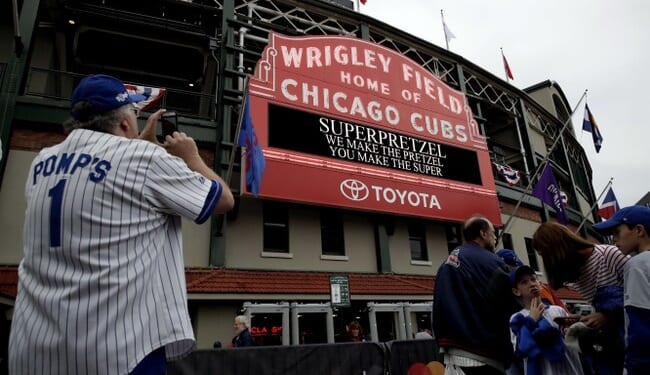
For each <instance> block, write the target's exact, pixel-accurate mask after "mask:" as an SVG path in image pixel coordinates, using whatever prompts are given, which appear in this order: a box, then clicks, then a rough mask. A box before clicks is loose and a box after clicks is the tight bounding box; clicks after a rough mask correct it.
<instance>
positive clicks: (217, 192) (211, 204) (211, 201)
mask: <svg viewBox="0 0 650 375" xmlns="http://www.w3.org/2000/svg"><path fill="white" fill-rule="evenodd" d="M222 192H223V187H222V186H221V184H219V183H217V182H216V181H212V186H210V192H208V196H207V197H206V198H205V204H204V205H203V209H201V213H200V214H199V216H198V217H197V218H196V220H194V222H195V223H197V224H203V223H204V222H205V221H206V220H208V218H209V217H210V215H212V211H214V208H215V207H216V205H217V202H219V199H220V198H221V193H222Z"/></svg>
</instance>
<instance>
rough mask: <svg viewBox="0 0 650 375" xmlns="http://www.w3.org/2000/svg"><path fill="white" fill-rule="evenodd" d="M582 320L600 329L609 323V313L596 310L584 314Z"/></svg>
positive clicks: (588, 325) (589, 325) (591, 326)
mask: <svg viewBox="0 0 650 375" xmlns="http://www.w3.org/2000/svg"><path fill="white" fill-rule="evenodd" d="M580 321H581V322H583V323H585V324H586V325H587V327H589V328H594V329H599V328H603V326H604V325H605V323H607V315H605V314H603V313H601V312H594V313H591V314H589V315H585V316H583V317H582V318H580Z"/></svg>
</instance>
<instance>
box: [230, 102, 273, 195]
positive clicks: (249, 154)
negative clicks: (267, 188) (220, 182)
mask: <svg viewBox="0 0 650 375" xmlns="http://www.w3.org/2000/svg"><path fill="white" fill-rule="evenodd" d="M249 100H250V97H249V96H248V95H246V97H245V98H244V109H243V110H244V116H243V119H242V124H241V129H240V130H239V139H238V140H237V143H238V144H239V145H240V146H242V147H246V152H245V154H244V158H245V159H246V190H248V191H250V192H251V193H253V195H254V196H256V197H257V195H258V194H259V193H260V186H261V184H262V175H263V174H264V169H265V168H266V160H265V159H264V153H263V152H262V146H260V143H259V142H258V140H257V134H255V127H254V126H253V120H252V119H251V111H250V105H249V104H248V102H249Z"/></svg>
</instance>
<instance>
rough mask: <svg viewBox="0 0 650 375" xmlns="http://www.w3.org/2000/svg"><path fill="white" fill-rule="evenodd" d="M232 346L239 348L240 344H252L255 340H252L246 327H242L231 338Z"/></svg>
mask: <svg viewBox="0 0 650 375" xmlns="http://www.w3.org/2000/svg"><path fill="white" fill-rule="evenodd" d="M232 343H233V346H234V347H235V348H239V347H241V346H254V345H255V342H254V341H253V336H252V335H251V333H250V331H249V330H248V328H246V329H244V330H243V331H241V332H240V333H239V335H237V336H235V337H234V338H233V339H232Z"/></svg>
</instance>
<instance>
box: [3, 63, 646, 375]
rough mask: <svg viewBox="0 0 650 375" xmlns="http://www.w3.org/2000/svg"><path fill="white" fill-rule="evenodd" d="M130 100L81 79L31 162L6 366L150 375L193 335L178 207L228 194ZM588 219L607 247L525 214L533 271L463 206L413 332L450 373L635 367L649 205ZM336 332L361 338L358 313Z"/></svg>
mask: <svg viewBox="0 0 650 375" xmlns="http://www.w3.org/2000/svg"><path fill="white" fill-rule="evenodd" d="M143 99H144V97H142V96H141V95H131V94H129V93H128V92H127V91H126V89H125V88H124V84H123V83H122V82H121V81H119V80H118V79H116V78H114V77H111V76H107V75H94V76H89V77H86V78H84V79H82V80H81V82H80V83H79V85H78V86H77V87H76V88H75V90H74V92H73V95H72V106H71V112H70V113H71V118H70V119H69V120H68V121H66V123H65V129H66V131H67V132H68V133H69V134H68V135H67V137H66V139H65V140H64V141H63V142H62V143H60V144H58V145H55V146H53V147H49V148H45V149H43V150H42V151H41V152H40V153H39V154H38V156H37V157H36V158H35V159H34V161H33V163H32V166H31V168H30V173H29V178H28V183H27V184H26V187H25V196H26V197H27V202H28V204H27V210H26V217H25V246H24V248H25V254H24V259H23V260H22V262H21V263H20V266H19V270H18V272H19V288H18V295H17V298H16V303H15V312H14V314H13V322H12V326H11V335H10V341H9V366H10V373H12V374H25V373H36V372H38V369H51V371H52V372H54V373H66V374H72V373H103V374H134V375H136V374H164V373H165V371H166V364H167V360H168V359H174V358H178V357H181V356H183V355H185V354H186V353H188V352H189V351H190V350H191V349H192V348H193V346H194V334H193V332H192V328H191V323H190V319H189V314H188V308H187V295H186V288H185V270H184V266H183V256H182V249H181V243H182V237H181V220H180V217H186V218H188V219H191V220H193V221H195V222H197V223H203V222H205V221H206V220H207V219H208V218H209V217H210V216H211V215H212V214H221V213H225V212H227V211H229V210H230V209H231V208H232V207H233V205H234V198H233V195H232V193H231V191H230V189H229V187H228V184H226V183H225V182H224V181H223V180H222V179H221V177H219V175H218V174H216V173H215V172H214V171H213V169H212V168H210V167H208V166H207V165H206V164H205V163H204V162H203V160H202V159H201V157H200V156H199V153H198V149H197V146H196V143H195V142H194V140H193V139H192V138H190V137H188V136H187V135H186V134H185V133H183V132H178V131H176V132H173V133H172V134H171V135H167V136H166V137H165V139H164V140H163V141H162V143H161V142H159V141H158V140H157V138H156V124H157V122H158V120H159V119H160V117H161V115H162V114H163V113H164V111H165V110H164V109H163V110H158V111H156V112H154V113H153V114H152V115H151V116H150V117H149V118H148V120H147V122H146V125H145V127H144V129H143V130H142V132H139V129H138V123H137V116H138V108H137V107H136V106H134V103H137V102H138V101H141V100H143ZM0 156H1V153H0ZM179 186H182V189H179ZM46 201H48V202H50V201H51V202H52V204H51V207H49V206H46V205H44V204H43V202H46ZM46 210H47V211H46ZM46 217H47V218H49V222H48V224H47V225H44V219H43V218H46ZM62 218H64V219H62ZM593 228H594V229H595V230H597V231H599V232H601V233H602V234H603V235H611V236H612V237H613V241H614V243H615V244H616V246H613V245H602V244H596V243H593V242H591V241H589V240H586V239H584V238H582V237H580V236H578V235H577V234H575V233H574V232H573V231H572V230H570V229H569V228H568V227H566V226H564V225H561V224H558V223H553V222H546V223H543V224H542V225H540V226H539V228H538V229H537V230H536V232H535V234H534V236H533V247H534V248H535V250H536V251H537V253H538V254H539V255H540V256H541V258H542V260H543V264H544V270H545V274H546V279H547V280H548V285H547V284H545V283H541V282H540V280H539V279H538V272H537V271H535V270H534V269H532V268H531V267H529V266H527V265H525V264H524V263H523V262H521V260H519V259H518V258H517V256H516V254H515V252H514V251H513V250H511V249H502V250H500V251H498V252H495V247H496V242H497V235H496V231H495V228H494V225H493V224H492V223H491V222H490V221H489V220H488V219H487V218H485V217H482V216H473V217H471V218H469V219H468V220H467V221H466V222H465V223H464V225H463V230H462V232H463V238H464V239H465V243H464V244H462V245H461V246H459V247H457V248H456V249H454V250H453V251H451V253H450V254H449V256H448V257H447V259H446V260H445V262H444V263H443V264H442V265H441V266H440V268H439V269H438V271H437V275H436V283H435V290H434V295H433V299H434V303H433V319H432V320H433V327H432V328H433V332H427V331H425V330H422V332H419V333H418V338H433V337H435V339H436V340H437V343H438V345H439V347H440V350H441V353H442V354H443V355H444V362H445V364H446V373H448V374H466V375H476V374H486V375H489V374H504V373H505V372H506V371H508V373H509V374H518V373H521V374H527V375H535V374H582V373H584V374H594V375H610V374H617V375H618V374H623V371H624V368H625V370H626V371H627V374H629V375H638V374H646V373H648V370H647V369H649V368H650V345H648V342H650V251H645V250H650V234H649V233H650V208H647V207H643V206H631V207H626V208H623V209H621V210H619V211H617V212H616V213H615V214H614V215H613V216H612V217H611V218H610V219H609V220H606V221H604V222H601V223H598V224H595V225H593ZM62 244H63V245H62ZM53 248H57V249H64V250H62V251H63V252H64V254H62V255H61V254H58V253H55V252H52V251H51V249H53ZM134 259H136V261H134ZM104 269H111V270H113V271H112V272H102V270H104ZM567 285H569V286H571V287H572V288H574V289H575V290H577V291H578V292H579V293H580V294H581V295H582V296H583V297H584V298H585V299H586V300H588V301H589V302H590V303H591V305H592V306H593V307H594V309H595V311H594V312H593V313H590V314H587V315H584V316H578V317H577V316H573V315H571V314H569V313H568V311H567V309H566V306H564V304H563V303H562V302H561V301H560V300H559V298H557V296H556V295H555V293H554V292H553V290H557V289H559V288H562V287H564V286H567ZM116 317H120V319H116ZM234 328H235V333H236V335H235V337H234V338H233V339H232V343H231V346H232V347H245V346H252V345H254V342H253V338H252V336H251V333H250V331H249V322H248V319H247V317H246V316H243V315H240V316H237V317H236V318H235V324H234ZM565 335H566V336H565ZM347 340H348V341H351V342H362V341H366V340H367V338H366V337H365V336H364V335H363V329H362V327H361V324H359V322H358V321H353V322H351V323H350V324H349V325H348V326H347ZM215 347H221V343H220V342H215Z"/></svg>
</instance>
